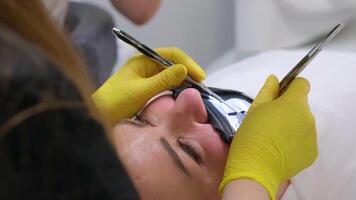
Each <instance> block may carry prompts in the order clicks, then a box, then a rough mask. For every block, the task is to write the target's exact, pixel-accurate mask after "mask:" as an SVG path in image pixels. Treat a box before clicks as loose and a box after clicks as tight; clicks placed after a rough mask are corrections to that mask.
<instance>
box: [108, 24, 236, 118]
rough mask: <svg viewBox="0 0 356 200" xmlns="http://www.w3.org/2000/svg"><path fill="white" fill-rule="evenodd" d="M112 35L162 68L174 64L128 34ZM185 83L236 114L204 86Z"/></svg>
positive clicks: (189, 82)
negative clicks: (203, 92) (211, 97)
mask: <svg viewBox="0 0 356 200" xmlns="http://www.w3.org/2000/svg"><path fill="white" fill-rule="evenodd" d="M112 31H113V33H114V34H115V35H116V36H117V37H118V38H120V39H121V40H123V41H124V42H126V43H128V44H130V45H131V46H133V47H135V48H136V49H137V50H138V51H139V52H141V53H142V54H144V55H146V56H147V57H149V58H151V59H152V60H153V61H156V62H158V63H160V64H162V65H164V66H167V67H170V66H173V65H174V63H173V62H171V61H170V60H167V59H165V58H163V57H162V56H160V55H159V54H158V53H156V52H155V51H154V50H153V49H151V48H150V47H148V46H146V45H144V44H142V43H141V42H139V41H138V40H136V39H135V38H133V37H132V36H130V35H129V34H127V33H126V32H124V31H122V30H120V29H117V28H113V30H112ZM184 81H185V82H186V83H188V84H190V85H192V86H194V87H196V88H198V89H200V90H202V91H205V92H207V93H208V94H209V95H211V96H213V97H215V98H216V99H218V100H219V101H220V102H221V103H223V104H225V105H226V106H227V107H229V108H230V109H232V110H233V111H235V112H237V113H238V111H237V110H236V108H234V107H233V106H231V105H229V104H228V103H226V102H225V101H224V100H223V99H222V98H221V97H220V96H218V95H217V94H215V93H214V92H213V91H211V90H210V89H209V88H208V87H207V86H206V85H204V84H203V83H201V82H197V81H194V80H193V79H192V78H191V77H190V76H187V77H186V78H185V80H184Z"/></svg>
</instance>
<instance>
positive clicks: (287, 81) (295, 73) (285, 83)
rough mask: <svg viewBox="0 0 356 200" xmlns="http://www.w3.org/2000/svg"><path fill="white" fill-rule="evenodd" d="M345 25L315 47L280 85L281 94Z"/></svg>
mask: <svg viewBox="0 0 356 200" xmlns="http://www.w3.org/2000/svg"><path fill="white" fill-rule="evenodd" d="M344 27H345V26H344V24H341V23H340V24H338V25H336V26H335V27H334V28H333V29H332V30H331V31H330V32H329V33H328V34H327V35H326V36H325V38H324V39H322V40H321V41H320V42H319V43H318V44H317V45H315V46H314V47H313V48H312V49H311V50H310V51H309V53H308V54H307V55H305V56H304V57H303V58H302V60H300V61H299V62H298V64H297V65H296V66H295V67H293V69H292V70H291V71H289V72H288V74H287V75H286V76H285V77H284V78H283V79H282V81H281V82H280V83H279V94H282V93H283V92H284V90H285V89H287V87H288V86H289V84H290V83H291V82H292V81H293V80H294V79H295V77H297V76H298V74H299V73H300V72H302V71H303V69H304V68H305V67H306V66H307V65H308V64H309V63H310V61H312V60H313V58H314V57H315V56H316V55H318V53H319V52H320V51H321V50H322V48H323V47H324V46H325V45H326V44H327V43H328V42H330V41H331V40H332V39H334V37H335V36H336V35H337V34H338V33H339V32H340V31H341V30H342V29H343V28H344Z"/></svg>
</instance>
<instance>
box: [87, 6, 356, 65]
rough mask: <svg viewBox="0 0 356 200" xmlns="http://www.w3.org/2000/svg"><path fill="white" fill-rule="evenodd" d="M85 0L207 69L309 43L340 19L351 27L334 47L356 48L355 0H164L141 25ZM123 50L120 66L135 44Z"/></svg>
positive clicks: (152, 42) (124, 26) (132, 30)
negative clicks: (189, 57) (184, 52)
mask: <svg viewBox="0 0 356 200" xmlns="http://www.w3.org/2000/svg"><path fill="white" fill-rule="evenodd" d="M82 1H84V2H90V3H93V4H95V5H97V6H99V7H101V8H104V9H105V10H106V11H108V12H109V13H110V14H111V15H112V16H113V18H114V21H115V23H116V24H117V27H118V28H120V29H123V30H125V31H126V32H128V33H130V34H131V35H132V36H134V37H135V38H136V39H138V40H140V41H142V42H143V43H145V44H147V45H149V46H150V47H170V46H176V47H179V48H181V49H183V50H184V51H186V52H187V53H188V54H189V55H191V56H192V57H193V58H194V59H195V60H196V61H197V62H198V63H199V64H200V65H201V66H202V67H203V68H205V69H206V70H207V71H209V70H214V69H216V68H220V67H223V66H226V65H228V64H230V63H233V62H236V61H238V60H240V59H243V58H246V57H248V56H250V55H254V54H256V53H258V52H260V51H265V50H268V49H276V48H300V47H309V45H310V44H312V43H313V42H315V41H317V40H318V39H319V38H320V37H322V36H324V35H325V34H326V33H327V32H328V31H330V30H331V28H332V27H334V26H335V25H336V24H337V23H339V22H344V23H347V26H346V28H345V29H344V31H343V32H342V33H341V34H339V35H338V37H337V38H336V39H335V40H334V41H333V42H332V44H330V45H328V48H330V49H337V50H356V37H355V36H356V20H355V18H356V17H355V15H356V1H355V0H299V1H290V0H263V1H261V0H194V1H191V0H179V1H175V0H162V4H161V6H160V8H159V10H158V12H157V14H156V15H155V16H154V17H153V19H152V20H151V21H149V22H148V23H147V24H145V25H141V26H137V25H134V24H133V23H132V22H130V21H129V20H127V19H126V18H125V17H123V16H122V15H121V14H119V13H118V12H117V11H115V10H114V8H113V7H112V6H111V4H110V2H109V0H82ZM121 45H122V44H121ZM119 52H120V55H119V59H118V60H119V62H118V63H117V64H116V67H117V66H119V65H122V64H123V63H122V62H125V58H126V57H128V56H129V55H131V53H132V48H128V47H122V46H121V47H120V51H119Z"/></svg>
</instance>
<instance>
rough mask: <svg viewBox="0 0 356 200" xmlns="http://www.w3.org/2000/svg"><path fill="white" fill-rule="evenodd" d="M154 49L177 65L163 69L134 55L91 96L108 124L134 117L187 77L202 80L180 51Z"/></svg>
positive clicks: (197, 66)
mask: <svg viewBox="0 0 356 200" xmlns="http://www.w3.org/2000/svg"><path fill="white" fill-rule="evenodd" d="M155 50H156V51H157V53H158V54H160V55H161V56H163V57H165V58H166V59H168V60H171V61H172V62H174V63H177V65H174V66H172V67H169V68H167V69H165V67H163V66H161V65H160V64H158V63H156V62H154V61H152V60H150V59H148V58H147V57H146V56H144V55H141V54H140V55H136V56H133V57H132V58H131V59H130V60H129V61H128V62H127V63H126V64H125V65H124V66H123V67H122V68H121V69H120V70H119V71H118V72H116V73H115V74H114V75H113V76H111V77H110V78H109V79H108V80H107V81H106V82H105V83H104V84H103V85H102V86H101V87H100V88H99V89H98V90H97V91H96V92H95V93H94V94H93V96H92V98H93V100H94V102H95V104H96V105H97V107H98V108H99V110H100V111H101V112H102V113H103V114H104V115H105V116H106V117H107V118H108V120H109V121H110V122H111V123H116V122H118V121H120V120H122V119H125V118H130V117H133V115H134V114H136V113H137V112H138V111H139V110H140V109H141V108H142V107H143V106H144V104H145V103H146V102H147V101H148V100H149V99H150V98H151V97H153V96H155V95H156V94H158V93H160V92H162V91H164V90H167V89H169V88H170V87H173V86H179V85H180V84H181V83H182V81H183V80H184V78H185V77H186V76H187V74H189V75H190V76H191V77H192V78H193V79H194V80H196V81H202V80H204V79H205V73H204V71H203V70H202V68H201V67H200V66H199V65H198V64H197V63H196V62H195V61H194V60H193V59H192V58H191V57H189V56H188V55H187V54H186V53H184V52H183V51H182V50H180V49H178V48H175V47H172V48H159V49H155Z"/></svg>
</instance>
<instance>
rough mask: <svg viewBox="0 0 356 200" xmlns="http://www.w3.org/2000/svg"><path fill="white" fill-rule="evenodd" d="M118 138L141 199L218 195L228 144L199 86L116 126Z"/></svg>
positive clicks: (160, 101) (162, 99)
mask: <svg viewBox="0 0 356 200" xmlns="http://www.w3.org/2000/svg"><path fill="white" fill-rule="evenodd" d="M114 138H115V146H116V150H117V152H118V154H119V157H120V159H121V161H122V162H123V164H124V165H125V167H126V169H127V170H128V173H129V175H130V177H131V178H132V180H133V182H134V184H135V186H136V188H137V190H138V192H139V193H140V195H141V198H142V199H144V200H146V199H170V200H171V199H187V200H189V199H194V200H199V199H202V200H207V199H219V195H218V192H217V188H218V185H219V183H220V180H221V178H222V175H223V170H224V166H225V161H226V158H227V152H228V145H226V144H225V143H224V142H223V141H222V140H221V138H220V136H219V134H218V133H217V132H216V131H215V130H214V129H213V127H212V126H211V125H210V124H209V123H208V115H207V112H206V110H205V107H204V104H203V102H202V99H201V97H200V94H199V92H198V91H197V90H195V89H192V88H190V89H186V90H184V91H183V92H182V93H180V94H179V96H178V97H177V98H176V99H173V97H172V96H169V95H165V96H161V97H159V98H157V99H156V100H154V101H153V102H152V103H150V104H149V105H148V106H147V107H146V108H145V109H144V110H143V112H142V113H141V114H140V117H139V119H138V120H134V121H133V120H124V121H123V122H121V123H120V124H119V125H117V126H116V127H115V129H114Z"/></svg>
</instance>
